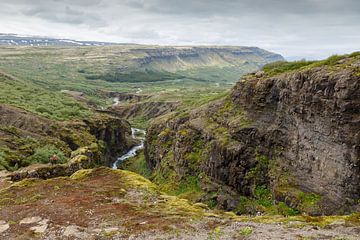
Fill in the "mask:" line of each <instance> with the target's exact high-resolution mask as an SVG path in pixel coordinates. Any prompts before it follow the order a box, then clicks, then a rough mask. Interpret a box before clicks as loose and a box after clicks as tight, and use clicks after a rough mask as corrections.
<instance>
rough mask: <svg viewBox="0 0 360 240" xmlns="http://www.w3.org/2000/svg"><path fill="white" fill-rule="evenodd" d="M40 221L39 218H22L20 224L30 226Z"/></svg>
mask: <svg viewBox="0 0 360 240" xmlns="http://www.w3.org/2000/svg"><path fill="white" fill-rule="evenodd" d="M41 220H42V218H41V217H37V216H36V217H27V218H24V219H22V220H21V221H20V224H32V223H37V222H40V221H41Z"/></svg>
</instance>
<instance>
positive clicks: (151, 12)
mask: <svg viewBox="0 0 360 240" xmlns="http://www.w3.org/2000/svg"><path fill="white" fill-rule="evenodd" d="M0 17H1V19H2V21H1V22H0V32H1V31H5V30H7V29H10V31H13V29H15V27H16V29H20V31H21V30H22V29H24V28H26V29H30V30H29V32H33V33H34V34H36V33H38V32H41V33H42V32H44V31H45V32H46V35H52V34H53V35H54V34H56V35H57V36H58V35H61V34H64V35H66V36H67V37H72V38H75V39H82V40H84V39H88V40H100V41H103V40H109V41H118V42H131V41H135V42H137V43H145V44H146V43H148V44H182V45H183V44H227V45H251V46H259V47H263V48H267V49H268V50H272V51H277V52H279V53H281V54H283V55H285V56H290V57H291V56H302V57H307V58H320V57H325V56H327V55H329V54H333V53H344V52H349V51H355V50H359V49H360V42H359V41H358V40H359V38H360V1H359V0H121V1H117V0H32V1H27V0H2V1H1V2H0ZM39 24H40V26H39ZM54 24H56V27H54ZM3 29H5V30H3ZM8 31H9V30H8ZM19 33H22V32H19Z"/></svg>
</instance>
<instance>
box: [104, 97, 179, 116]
mask: <svg viewBox="0 0 360 240" xmlns="http://www.w3.org/2000/svg"><path fill="white" fill-rule="evenodd" d="M179 105H180V102H169V101H167V102H140V103H134V104H124V105H123V104H120V105H117V106H113V107H111V108H110V111H112V112H115V113H116V114H118V115H119V116H121V117H123V118H126V119H129V118H134V117H137V116H143V117H145V118H146V119H151V118H156V117H159V116H161V115H164V114H167V113H169V112H172V111H174V110H175V109H176V108H177V107H178V106H179Z"/></svg>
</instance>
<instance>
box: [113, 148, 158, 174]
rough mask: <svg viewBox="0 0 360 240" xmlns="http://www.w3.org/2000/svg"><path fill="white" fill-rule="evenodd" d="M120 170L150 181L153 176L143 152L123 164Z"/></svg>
mask: <svg viewBox="0 0 360 240" xmlns="http://www.w3.org/2000/svg"><path fill="white" fill-rule="evenodd" d="M119 168H120V169H124V170H127V171H131V172H134V173H137V174H140V175H141V176H143V177H145V178H148V179H149V178H150V177H151V174H152V172H151V170H150V169H149V168H148V166H147V164H146V161H145V156H144V151H141V152H139V153H138V154H137V155H136V156H135V157H133V158H130V159H128V160H126V161H124V162H122V163H121V164H120V165H119Z"/></svg>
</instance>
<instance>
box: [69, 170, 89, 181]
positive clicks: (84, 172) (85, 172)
mask: <svg viewBox="0 0 360 240" xmlns="http://www.w3.org/2000/svg"><path fill="white" fill-rule="evenodd" d="M92 171H93V170H92V169H82V170H79V171H77V172H75V173H74V174H73V175H71V176H70V178H71V179H73V180H82V179H84V178H86V177H87V176H89V175H90V173H91V172H92Z"/></svg>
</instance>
